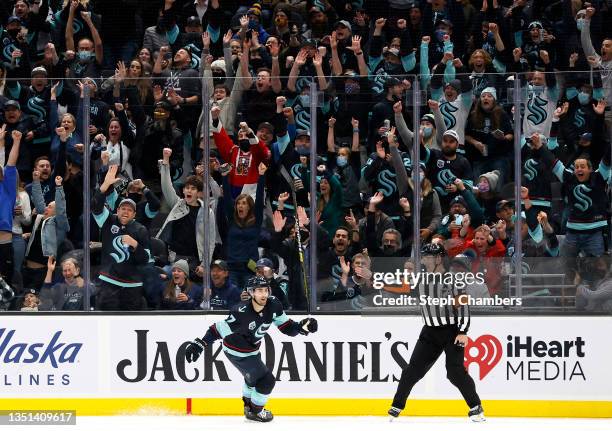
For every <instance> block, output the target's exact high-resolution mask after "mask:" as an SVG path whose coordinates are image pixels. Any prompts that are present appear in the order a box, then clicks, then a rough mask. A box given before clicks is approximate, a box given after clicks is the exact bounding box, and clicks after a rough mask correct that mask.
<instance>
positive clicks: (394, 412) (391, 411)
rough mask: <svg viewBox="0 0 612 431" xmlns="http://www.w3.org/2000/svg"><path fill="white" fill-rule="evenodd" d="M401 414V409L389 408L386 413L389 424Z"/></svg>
mask: <svg viewBox="0 0 612 431" xmlns="http://www.w3.org/2000/svg"><path fill="white" fill-rule="evenodd" d="M401 412H402V409H398V408H397V407H391V408H390V409H389V411H388V412H387V413H388V414H389V416H391V417H390V418H389V422H391V421H393V419H395V418H396V417H398V416H399V415H400V413H401Z"/></svg>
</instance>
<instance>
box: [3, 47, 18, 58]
mask: <svg viewBox="0 0 612 431" xmlns="http://www.w3.org/2000/svg"><path fill="white" fill-rule="evenodd" d="M16 49H17V47H16V46H15V44H14V43H11V44H9V45H6V46H5V47H4V50H3V51H2V55H3V56H4V58H6V59H7V60H9V62H10V60H11V58H12V55H13V51H15V50H16Z"/></svg>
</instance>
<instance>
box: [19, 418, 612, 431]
mask: <svg viewBox="0 0 612 431" xmlns="http://www.w3.org/2000/svg"><path fill="white" fill-rule="evenodd" d="M28 428H30V429H32V428H31V427H27V428H25V429H28ZM42 429H44V430H46V431H50V430H57V431H77V430H78V431H81V430H82V431H85V430H87V431H109V430H110V431H124V430H125V431H139V430H143V431H162V430H163V431H171V430H172V431H173V430H177V431H192V430H193V431H195V430H197V431H217V430H231V431H237V430H247V431H248V430H260V431H261V430H265V431H324V430H334V431H342V430H350V431H373V430H374V431H387V430H398V431H400V430H401V431H406V430H418V431H445V430H448V431H467V430H469V431H484V430H491V431H506V430H507V431H517V430H525V431H527V430H537V431H611V430H612V419H540V418H488V419H487V422H484V423H472V422H470V421H469V420H468V419H467V418H455V417H453V418H447V417H400V418H398V419H395V420H394V421H393V422H390V421H389V419H388V418H386V417H372V416H369V417H368V416H360V417H350V416H345V417H338V416H302V417H300V416H278V417H275V418H274V420H273V421H272V422H270V423H267V424H262V423H253V422H250V421H249V422H248V421H247V420H246V419H244V418H243V417H238V416H112V417H99V416H98V417H92V416H89V417H87V416H84V417H77V425H76V427H75V426H68V427H67V426H44V427H42Z"/></svg>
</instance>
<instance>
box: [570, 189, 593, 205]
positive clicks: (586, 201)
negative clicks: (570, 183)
mask: <svg viewBox="0 0 612 431" xmlns="http://www.w3.org/2000/svg"><path fill="white" fill-rule="evenodd" d="M591 191H592V189H591V188H590V187H588V186H587V185H586V184H578V185H577V186H576V187H574V192H573V194H574V198H575V199H576V200H577V201H578V202H576V203H574V206H575V207H576V208H578V209H579V210H580V211H586V210H587V209H588V208H589V207H590V206H591V205H593V200H592V199H591V198H590V197H589V196H587V195H586V194H585V193H589V192H591Z"/></svg>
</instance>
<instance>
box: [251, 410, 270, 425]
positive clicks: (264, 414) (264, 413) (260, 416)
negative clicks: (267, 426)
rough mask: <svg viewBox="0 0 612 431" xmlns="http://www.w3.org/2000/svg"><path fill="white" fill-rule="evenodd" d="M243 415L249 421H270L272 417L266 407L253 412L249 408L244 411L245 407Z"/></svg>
mask: <svg viewBox="0 0 612 431" xmlns="http://www.w3.org/2000/svg"><path fill="white" fill-rule="evenodd" d="M245 417H246V418H247V419H248V420H250V421H256V422H270V421H271V420H272V419H274V416H272V412H271V411H270V410H266V409H262V410H261V411H260V412H259V413H255V412H254V411H252V410H250V409H249V410H248V411H246V409H245Z"/></svg>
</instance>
